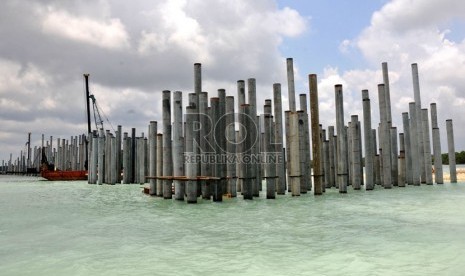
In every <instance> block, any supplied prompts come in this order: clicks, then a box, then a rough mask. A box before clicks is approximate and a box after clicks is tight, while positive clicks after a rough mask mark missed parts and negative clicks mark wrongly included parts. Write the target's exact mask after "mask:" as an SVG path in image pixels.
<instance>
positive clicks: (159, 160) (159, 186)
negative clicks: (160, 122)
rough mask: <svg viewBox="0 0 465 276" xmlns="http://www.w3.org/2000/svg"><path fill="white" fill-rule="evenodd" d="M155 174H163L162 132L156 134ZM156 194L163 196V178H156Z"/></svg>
mask: <svg viewBox="0 0 465 276" xmlns="http://www.w3.org/2000/svg"><path fill="white" fill-rule="evenodd" d="M156 176H163V134H161V133H158V134H157V173H156ZM156 183H157V192H156V193H157V196H159V197H162V196H163V180H162V179H159V178H157V182H156Z"/></svg>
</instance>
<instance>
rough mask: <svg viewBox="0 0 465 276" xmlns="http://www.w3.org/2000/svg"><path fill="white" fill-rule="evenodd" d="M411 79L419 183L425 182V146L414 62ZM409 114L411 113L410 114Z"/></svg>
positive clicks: (418, 87)
mask: <svg viewBox="0 0 465 276" xmlns="http://www.w3.org/2000/svg"><path fill="white" fill-rule="evenodd" d="M412 80H413V93H414V99H415V110H416V114H415V115H416V117H415V118H416V120H417V134H418V136H417V139H418V161H419V163H420V174H421V178H420V179H421V183H426V171H425V168H426V167H425V166H426V165H425V146H424V140H423V139H424V136H423V126H422V124H423V123H422V119H421V117H422V116H421V96H420V81H419V77H418V65H417V64H416V63H413V64H412ZM410 116H411V115H410Z"/></svg>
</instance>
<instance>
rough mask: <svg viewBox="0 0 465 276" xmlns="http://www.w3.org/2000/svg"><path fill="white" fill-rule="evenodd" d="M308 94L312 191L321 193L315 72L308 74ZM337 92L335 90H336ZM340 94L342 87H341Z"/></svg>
mask: <svg viewBox="0 0 465 276" xmlns="http://www.w3.org/2000/svg"><path fill="white" fill-rule="evenodd" d="M308 84H309V95H310V118H311V127H312V154H313V179H314V181H313V183H314V189H313V193H314V194H315V195H321V194H323V178H324V175H323V156H321V152H322V144H321V140H320V111H319V107H318V81H317V75H316V74H310V75H308ZM336 93H337V92H336ZM341 96H342V89H341Z"/></svg>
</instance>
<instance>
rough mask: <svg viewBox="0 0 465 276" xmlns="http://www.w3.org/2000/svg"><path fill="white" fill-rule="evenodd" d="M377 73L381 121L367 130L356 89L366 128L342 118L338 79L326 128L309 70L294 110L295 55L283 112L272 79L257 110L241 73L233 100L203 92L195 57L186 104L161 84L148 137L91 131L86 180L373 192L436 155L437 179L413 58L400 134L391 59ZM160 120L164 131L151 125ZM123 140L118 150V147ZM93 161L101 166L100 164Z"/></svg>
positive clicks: (206, 191)
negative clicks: (331, 121)
mask: <svg viewBox="0 0 465 276" xmlns="http://www.w3.org/2000/svg"><path fill="white" fill-rule="evenodd" d="M382 72H383V83H381V84H379V85H378V91H377V95H378V98H379V112H380V123H379V125H378V126H377V127H375V128H373V127H374V126H373V123H372V120H371V113H372V110H371V108H372V107H371V105H370V97H369V92H368V90H363V91H361V98H362V101H363V118H362V120H363V129H362V123H361V121H360V119H359V118H358V116H357V115H352V116H351V117H350V120H348V122H347V123H346V121H345V118H344V106H343V87H342V85H340V84H337V85H335V102H336V126H328V127H327V129H326V128H324V127H323V126H322V125H321V124H320V120H319V110H318V88H317V76H316V75H314V74H311V75H309V76H308V78H309V99H307V94H300V95H299V108H298V109H297V106H296V96H295V85H294V66H293V60H292V59H291V58H289V59H287V80H288V83H287V84H288V100H289V110H286V111H284V112H283V107H282V102H281V99H282V95H281V85H280V84H279V83H275V84H273V100H271V99H267V100H265V103H264V106H263V114H257V100H256V80H255V79H253V78H251V79H248V80H247V81H243V80H239V81H237V103H236V102H235V99H234V97H233V96H227V95H226V91H225V90H224V89H219V90H218V96H217V97H212V98H210V99H208V93H207V92H203V91H202V80H201V65H200V64H198V63H197V64H195V65H194V92H193V93H189V94H188V103H187V105H186V106H184V105H183V103H182V92H180V91H175V92H171V91H168V90H166V91H163V99H162V107H163V114H162V115H163V120H162V125H161V126H158V124H157V122H150V125H149V131H148V137H144V135H142V136H141V137H135V130H134V129H133V130H132V136H131V137H129V136H128V134H127V133H124V135H123V138H121V129H120V128H119V129H118V131H116V135H115V137H114V136H113V135H111V134H110V133H108V132H107V133H106V134H105V133H104V132H103V130H101V131H100V133H99V135H95V134H94V135H93V137H92V139H91V140H90V145H91V147H90V167H89V183H99V184H101V183H109V184H114V183H119V182H120V181H121V180H122V182H123V183H145V182H146V181H148V182H149V183H150V188H149V193H150V194H151V195H154V196H160V197H163V198H165V199H171V198H173V197H174V199H176V200H187V202H189V203H195V202H197V198H198V197H202V198H203V199H213V201H222V198H223V196H224V195H228V196H231V197H236V196H237V194H238V193H240V194H242V196H243V198H244V199H253V198H254V197H258V196H259V193H260V191H261V190H262V182H264V183H265V184H266V191H265V192H266V197H267V198H275V197H276V195H277V194H278V195H279V194H285V193H286V191H287V192H288V193H290V194H292V196H299V195H301V194H305V193H308V192H310V191H312V189H313V192H314V194H315V195H320V194H322V193H323V192H325V189H328V188H333V187H334V188H337V189H339V192H340V193H346V192H347V186H352V188H353V189H354V190H358V189H361V188H362V186H365V189H366V190H372V189H374V188H375V185H381V186H382V187H384V188H386V189H389V188H392V187H393V186H399V187H404V186H405V185H407V184H411V185H420V183H426V184H433V176H432V168H433V164H432V154H433V156H434V174H435V177H434V179H435V182H436V183H438V184H441V183H443V172H442V163H441V162H442V160H441V143H440V135H439V128H438V122H437V111H436V104H435V103H432V104H431V106H430V112H431V115H430V116H431V124H430V122H429V121H430V120H429V113H428V110H427V109H426V108H422V105H421V99H420V88H419V79H418V68H417V65H416V64H412V76H413V87H414V99H415V102H412V103H410V104H409V107H408V108H409V112H405V113H403V114H402V119H403V126H402V129H403V132H402V133H399V130H398V128H397V127H396V126H394V125H393V123H392V122H393V121H392V115H391V99H390V88H389V74H388V67H387V63H383V64H382ZM308 100H309V104H307V101H308ZM308 106H309V107H310V108H309V109H308ZM283 115H284V122H283V120H282V119H283ZM158 127H161V129H162V133H157V131H158ZM452 131H453V130H452V121H451V120H447V134H448V135H447V136H448V142H449V152H450V154H451V156H452V157H453V156H454V152H455V149H454V142H453V133H452ZM430 134H432V143H431V140H430ZM362 135H363V136H362ZM284 137H285V139H284ZM377 137H379V139H378V140H377ZM121 141H122V145H123V149H122V151H121V149H120V148H118V147H119V146H120V145H121ZM362 141H363V143H362ZM284 143H285V145H284ZM431 148H433V151H431ZM363 152H364V156H363ZM310 153H312V154H310ZM257 156H258V157H257ZM284 157H286V158H284ZM231 160H233V161H231ZM251 160H259V162H252V161H251ZM450 160H451V164H450V165H451V175H455V163H454V162H453V161H454V159H453V158H451V159H450ZM248 161H250V162H248ZM98 164H105V165H104V167H103V170H102V169H100V170H99V167H100V166H98ZM115 168H116V171H118V172H119V171H120V170H122V171H123V176H122V179H120V178H119V176H120V174H119V173H116V174H114V173H108V171H110V172H114V171H115ZM364 168H365V169H364ZM98 171H103V173H97V172H98ZM451 179H452V182H454V178H451ZM262 180H263V181H262Z"/></svg>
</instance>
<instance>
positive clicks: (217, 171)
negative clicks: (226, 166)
mask: <svg viewBox="0 0 465 276" xmlns="http://www.w3.org/2000/svg"><path fill="white" fill-rule="evenodd" d="M210 106H211V118H212V122H213V141H214V147H215V153H214V156H215V158H221V154H222V150H221V141H220V139H221V138H220V136H221V135H224V128H223V127H222V126H220V125H219V124H218V123H219V122H221V121H220V118H221V110H220V99H219V98H217V97H214V98H210ZM220 130H221V132H220ZM222 165H223V164H221V163H220V162H218V161H216V162H215V164H213V168H214V173H213V176H214V177H217V178H219V179H218V180H214V181H211V182H210V183H211V184H210V185H212V195H213V201H216V202H221V201H223V186H222V181H221V180H222V179H223V178H224V175H223V170H222V168H223V166H222Z"/></svg>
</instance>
